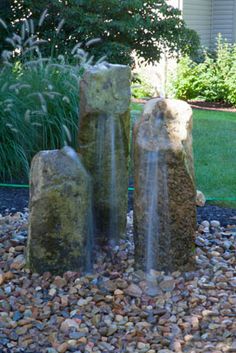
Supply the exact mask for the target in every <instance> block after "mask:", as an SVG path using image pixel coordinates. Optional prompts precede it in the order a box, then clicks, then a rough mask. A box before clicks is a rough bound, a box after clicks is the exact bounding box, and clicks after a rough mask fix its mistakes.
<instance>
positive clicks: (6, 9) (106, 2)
mask: <svg viewBox="0 0 236 353" xmlns="http://www.w3.org/2000/svg"><path fill="white" fill-rule="evenodd" d="M2 1H3V3H2V4H1V7H0V17H1V18H2V19H3V20H4V21H5V22H7V23H9V18H10V19H11V21H12V22H14V23H15V24H16V25H17V23H18V21H19V20H20V19H22V18H28V17H29V16H32V18H33V19H34V20H36V22H37V21H38V20H39V18H40V16H41V14H42V12H43V11H44V10H45V9H47V10H48V16H47V17H46V20H45V21H44V24H43V26H42V27H41V28H40V29H39V30H38V33H37V34H38V35H39V36H41V35H42V34H43V35H44V38H47V39H48V45H47V46H45V47H44V55H46V56H48V55H50V54H51V48H52V47H51V44H52V43H53V44H54V46H53V48H56V52H57V54H59V53H63V55H64V54H66V53H68V52H69V51H70V50H71V48H72V47H73V46H74V44H75V42H82V44H83V47H84V48H86V50H87V51H89V53H90V54H92V55H94V56H95V58H96V59H98V58H101V57H102V56H104V55H106V58H107V61H109V62H113V63H123V64H131V63H132V57H131V53H132V52H133V50H135V52H136V54H137V56H138V57H142V58H144V60H145V61H147V62H154V61H158V60H159V58H160V55H161V53H162V52H163V50H164V48H165V49H166V50H167V48H168V51H169V52H170V53H174V52H175V53H176V52H182V53H188V54H191V53H192V52H193V51H196V50H197V47H198V45H199V39H198V36H197V34H196V32H194V31H192V30H190V29H187V28H186V26H185V24H184V22H183V20H182V19H181V18H180V11H179V10H177V9H174V8H173V7H170V6H168V5H167V4H166V2H165V0H146V1H145V2H144V1H141V0H126V1H120V0H60V1H59V0H51V1H47V0H40V1H39V0H18V1H16V0H13V1H11V0H2ZM61 20H65V23H64V25H63V28H62V30H61V31H60V33H59V34H58V35H57V36H55V28H56V26H57V24H58V23H59V22H60V21H61ZM8 31H10V32H11V31H12V29H11V28H9V29H8ZM2 32H4V30H3V29H2ZM93 38H100V42H99V43H97V44H96V45H93V46H89V45H86V43H87V42H88V41H89V40H91V39H93ZM6 45H7V43H6Z"/></svg>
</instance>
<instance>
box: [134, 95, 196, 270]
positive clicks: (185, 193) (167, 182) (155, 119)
mask: <svg viewBox="0 0 236 353" xmlns="http://www.w3.org/2000/svg"><path fill="white" fill-rule="evenodd" d="M134 173H135V175H134V178H135V192H134V241H135V257H136V264H137V266H139V267H142V268H143V269H146V270H149V269H151V268H154V269H160V270H167V271H169V270H176V269H180V268H181V267H182V266H184V265H187V264H188V263H190V262H191V258H192V255H193V249H194V233H195V229H196V207H195V196H196V189H195V182H194V168H193V153H192V110H191V108H190V106H189V105H188V104H187V103H185V102H183V101H179V100H170V99H152V100H150V101H149V102H148V103H147V104H146V105H145V108H144V113H143V116H142V119H141V121H140V122H139V123H138V124H137V125H136V126H135V130H134Z"/></svg>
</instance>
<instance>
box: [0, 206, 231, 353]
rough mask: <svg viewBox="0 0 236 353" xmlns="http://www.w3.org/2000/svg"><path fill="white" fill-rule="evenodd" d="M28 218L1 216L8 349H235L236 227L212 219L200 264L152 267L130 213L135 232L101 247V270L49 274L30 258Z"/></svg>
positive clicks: (1, 344) (0, 294)
mask: <svg viewBox="0 0 236 353" xmlns="http://www.w3.org/2000/svg"><path fill="white" fill-rule="evenodd" d="M39 217H40V215H39ZM27 222H28V214H27V212H26V213H16V214H15V215H14V216H5V217H0V352H3V353H4V352H6V353H9V352H10V353H17V352H18V353H19V352H24V353H32V352H34V353H36V352H37V353H44V352H45V353H60V352H64V353H69V352H77V353H79V352H86V353H87V352H88V353H89V352H97V353H99V352H100V353H105V352H115V353H118V352H119V353H120V352H127V353H129V352H139V353H142V352H143V353H144V352H147V353H155V352H162V353H172V352H176V353H180V352H191V353H208V352H212V353H220V352H221V353H223V352H235V349H236V348H235V347H236V339H235V337H236V294H235V293H236V271H235V265H236V258H235V253H236V252H235V250H236V226H232V227H227V228H223V227H220V226H219V225H217V223H213V225H214V227H213V225H212V223H210V222H203V223H202V224H200V225H199V226H198V231H197V232H196V237H195V242H196V244H197V246H196V251H195V264H196V266H195V269H194V270H191V271H189V272H184V273H181V272H179V271H176V272H173V273H170V274H165V273H163V272H158V271H150V273H149V274H148V275H146V274H144V273H143V272H142V271H140V270H139V271H136V270H135V269H134V259H133V250H134V249H133V239H132V212H131V213H130V214H129V215H128V219H127V223H128V230H127V240H126V241H123V242H121V243H120V245H119V247H116V248H115V249H113V250H112V249H108V250H109V253H110V256H109V257H108V256H107V253H106V252H100V253H99V256H98V258H97V261H96V263H95V265H94V272H93V274H88V275H86V276H82V275H81V274H80V273H77V272H66V273H64V274H63V275H62V276H52V275H51V274H50V273H49V272H45V273H43V275H41V276H40V275H38V274H35V273H31V272H30V271H29V270H27V269H26V268H25V267H24V265H25V246H26V238H27ZM36 337H37V339H36Z"/></svg>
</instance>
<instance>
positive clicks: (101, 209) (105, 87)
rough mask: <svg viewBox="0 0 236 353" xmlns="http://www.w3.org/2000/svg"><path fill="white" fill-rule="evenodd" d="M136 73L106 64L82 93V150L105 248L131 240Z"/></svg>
mask: <svg viewBox="0 0 236 353" xmlns="http://www.w3.org/2000/svg"><path fill="white" fill-rule="evenodd" d="M129 103H130V69H129V68H128V67H127V66H122V65H110V64H102V65H98V66H96V67H93V68H91V69H89V70H88V71H87V72H86V73H85V74H84V76H83V79H82V81H81V89H80V127H79V145H80V148H79V150H80V153H81V155H82V157H83V161H84V164H85V166H86V168H87V170H88V171H89V172H90V174H91V176H92V180H93V195H94V215H95V225H96V231H95V233H96V235H97V236H98V239H97V240H98V242H99V243H108V242H113V243H117V242H118V240H119V239H120V238H121V237H122V236H123V235H124V234H125V228H126V212H127V188H128V157H129V124H130V114H129Z"/></svg>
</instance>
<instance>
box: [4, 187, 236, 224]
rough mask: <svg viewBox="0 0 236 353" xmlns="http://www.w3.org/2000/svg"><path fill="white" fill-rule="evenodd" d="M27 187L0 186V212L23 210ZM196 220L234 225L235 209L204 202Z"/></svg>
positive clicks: (25, 203)
mask: <svg viewBox="0 0 236 353" xmlns="http://www.w3.org/2000/svg"><path fill="white" fill-rule="evenodd" d="M28 200H29V189H27V188H9V187H0V213H1V214H3V215H4V214H8V213H15V212H18V211H19V212H24V211H25V208H26V207H28ZM132 209H133V192H132V191H129V210H132ZM197 220H198V223H201V222H202V221H204V220H208V221H212V220H218V221H219V222H220V223H221V225H222V226H227V225H236V209H232V208H225V207H224V208H223V207H218V206H213V205H210V204H206V205H205V207H197Z"/></svg>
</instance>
